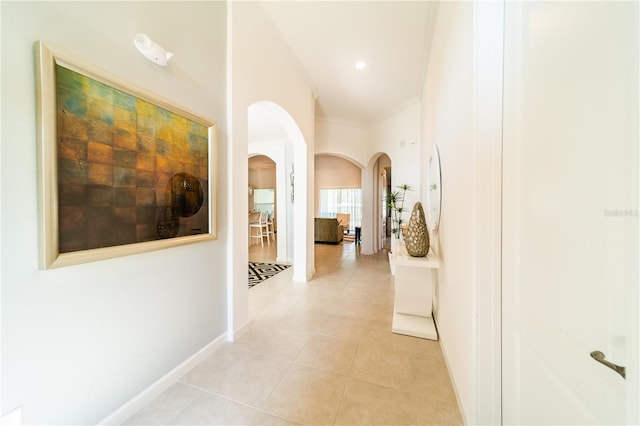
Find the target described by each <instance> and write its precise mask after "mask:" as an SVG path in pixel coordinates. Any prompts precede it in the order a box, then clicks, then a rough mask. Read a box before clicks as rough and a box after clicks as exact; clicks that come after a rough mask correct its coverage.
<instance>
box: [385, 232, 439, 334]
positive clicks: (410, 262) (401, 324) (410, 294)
mask: <svg viewBox="0 0 640 426" xmlns="http://www.w3.org/2000/svg"><path fill="white" fill-rule="evenodd" d="M389 266H390V267H391V271H392V272H391V273H392V274H393V275H394V281H395V304H394V313H393V325H392V328H391V331H393V332H394V333H398V334H406V335H409V336H415V337H422V338H424V339H431V340H438V333H437V331H436V327H435V324H434V322H433V315H432V313H433V312H432V308H433V279H432V269H434V268H439V267H440V261H439V259H438V258H437V257H436V256H435V255H434V254H433V253H432V252H431V251H430V252H429V255H428V256H427V257H412V256H409V255H408V254H407V252H406V250H405V248H404V244H400V245H399V246H397V247H396V250H395V251H394V252H393V253H390V254H389Z"/></svg>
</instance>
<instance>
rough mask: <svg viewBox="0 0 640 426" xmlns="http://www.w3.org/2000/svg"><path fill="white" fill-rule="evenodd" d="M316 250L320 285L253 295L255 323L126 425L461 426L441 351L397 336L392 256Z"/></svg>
mask: <svg viewBox="0 0 640 426" xmlns="http://www.w3.org/2000/svg"><path fill="white" fill-rule="evenodd" d="M271 247H274V245H272V246H271ZM315 252H316V274H315V278H314V280H313V281H312V282H309V283H306V284H302V283H295V282H292V281H291V276H292V271H291V269H288V270H286V271H284V272H281V273H280V274H278V275H276V276H275V277H273V278H271V279H269V280H267V281H265V282H263V283H261V284H259V285H257V286H256V287H254V288H252V289H251V290H250V291H249V305H250V317H251V328H249V330H247V332H246V333H245V334H243V335H242V336H240V337H239V338H238V339H237V340H236V341H235V342H234V343H228V344H225V345H224V346H223V347H222V348H220V349H219V350H218V351H216V352H215V353H214V354H213V355H211V356H210V357H209V358H208V359H206V360H205V361H204V362H202V363H201V364H200V365H199V366H197V367H196V368H194V369H193V370H192V371H191V372H189V373H188V374H186V375H185V376H183V377H182V378H181V379H180V380H179V381H178V383H175V384H174V385H173V386H172V387H171V388H169V389H168V390H167V391H165V392H164V394H162V395H160V396H159V397H158V398H156V400H154V401H152V402H151V403H150V404H148V405H147V406H146V407H144V408H143V409H142V410H140V411H139V412H138V413H137V414H136V415H134V416H133V417H132V418H130V419H129V420H128V422H127V424H260V425H267V424H424V425H426V424H429V425H436V424H443V425H444V424H447V425H452V424H462V419H461V416H460V413H459V411H458V407H457V403H456V398H455V395H454V392H453V388H452V386H451V382H450V379H449V375H448V373H447V369H446V366H445V362H444V358H443V355H442V352H441V349H440V344H439V343H438V342H433V341H430V340H424V339H417V338H413V337H408V336H401V335H396V334H393V333H391V331H390V330H391V314H392V310H393V279H392V277H391V275H390V273H389V265H388V262H387V252H386V251H382V252H380V253H379V254H378V255H375V256H361V255H360V254H359V247H358V246H356V245H355V244H345V243H343V244H339V245H337V246H333V245H316V246H315ZM250 258H251V260H256V261H266V260H269V254H268V249H265V250H259V251H258V252H255V250H253V251H251V252H250Z"/></svg>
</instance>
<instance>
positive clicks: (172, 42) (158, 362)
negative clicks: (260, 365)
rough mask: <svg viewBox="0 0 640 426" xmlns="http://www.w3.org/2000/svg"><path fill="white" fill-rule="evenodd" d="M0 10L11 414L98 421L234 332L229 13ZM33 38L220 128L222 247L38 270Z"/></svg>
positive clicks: (209, 6) (70, 5) (200, 9)
mask: <svg viewBox="0 0 640 426" xmlns="http://www.w3.org/2000/svg"><path fill="white" fill-rule="evenodd" d="M1 7H2V110H3V115H2V148H1V149H2V157H1V158H2V168H1V172H2V181H1V182H2V186H1V191H2V194H1V196H2V206H3V211H2V228H1V229H2V237H1V245H2V253H3V258H2V276H1V277H2V282H1V285H2V289H1V290H2V361H1V362H2V388H3V389H2V406H1V411H2V412H6V411H8V410H11V409H13V408H15V407H17V406H23V416H24V418H23V419H24V422H25V423H26V424H55V423H65V424H92V423H96V422H98V421H99V420H100V419H102V418H103V417H105V416H106V415H108V414H110V413H111V412H112V411H113V410H115V409H116V408H118V407H119V406H121V405H122V404H123V403H125V402H126V401H128V400H129V399H130V398H132V397H133V396H135V395H136V394H138V393H139V392H140V391H142V390H143V389H144V388H145V387H147V386H148V385H150V384H151V383H152V382H154V381H155V380H156V379H158V378H160V377H161V376H162V375H163V374H165V373H167V372H168V371H169V370H171V369H172V368H174V367H175V366H177V365H178V364H179V363H181V362H182V361H184V360H185V359H186V358H188V357H189V356H191V355H192V354H194V353H195V352H196V351H198V350H199V349H201V348H203V347H204V346H205V345H207V344H208V343H210V342H211V341H213V340H214V339H215V338H216V337H218V336H220V335H222V334H224V332H225V330H226V321H225V316H226V308H225V293H226V288H225V285H226V282H225V269H226V258H227V250H226V246H225V240H226V237H227V232H228V229H227V226H226V222H227V218H226V187H227V178H226V173H227V169H226V163H227V161H226V158H227V153H226V112H225V44H226V5H225V3H223V2H206V3H204V2H193V3H190V2H189V3H186V2H179V4H178V2H176V3H173V2H136V3H124V2H100V3H98V2H65V3H62V2H41V3H30V2H15V3H8V2H2V4H1ZM142 31H144V32H146V33H148V34H149V35H150V36H151V37H152V38H153V39H155V40H156V41H157V42H158V43H160V44H161V45H164V46H165V47H166V48H167V49H169V50H171V51H172V52H174V53H175V55H176V56H175V58H174V59H173V62H172V64H171V66H170V67H168V68H160V67H158V66H156V65H154V64H152V63H151V62H149V61H147V60H146V59H144V58H143V57H142V56H141V55H140V54H139V53H138V52H137V51H136V50H135V48H134V46H133V37H134V35H135V34H136V33H138V32H142ZM36 40H44V41H46V42H49V43H50V44H51V45H53V46H55V47H57V48H59V49H60V50H63V51H65V52H66V53H67V54H69V55H73V56H75V57H77V58H79V59H82V60H84V61H86V62H88V63H90V64H92V65H94V66H96V67H99V68H102V69H104V70H106V71H108V72H110V73H111V74H113V75H116V76H118V77H120V78H122V79H124V80H126V81H130V82H133V83H135V84H136V85H138V86H141V87H143V88H144V89H146V90H148V91H150V92H153V93H156V94H157V95H159V96H161V97H164V98H166V99H170V100H172V101H174V102H175V103H176V104H178V105H180V106H182V107H185V108H187V109H190V110H193V111H194V112H197V113H199V114H201V115H203V116H205V117H208V118H210V119H212V120H214V121H216V122H217V123H218V138H219V163H218V186H217V188H216V190H217V191H218V196H219V204H218V231H219V233H218V236H219V240H217V241H211V242H203V243H198V244H192V245H187V246H184V247H179V248H173V249H167V250H161V251H157V252H151V253H146V254H140V255H135V256H129V257H123V258H117V259H111V260H106V261H101V262H94V263H88V264H84V265H78V266H71V267H66V268H60V269H56V270H49V271H40V270H38V259H37V257H38V256H37V253H38V237H37V221H36V217H37V209H38V206H37V203H36V192H37V189H36V177H37V168H36V128H35V109H36V108H35V92H34V90H35V89H34V59H33V58H34V54H33V43H34V41H36ZM202 52H207V53H208V54H207V55H203V54H202ZM245 157H246V153H245ZM245 176H246V168H245ZM10 206H12V207H10ZM244 272H245V275H246V270H245V271H244ZM245 280H246V279H245ZM245 285H246V283H245Z"/></svg>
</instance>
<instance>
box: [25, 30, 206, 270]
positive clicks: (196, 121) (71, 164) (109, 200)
mask: <svg viewBox="0 0 640 426" xmlns="http://www.w3.org/2000/svg"><path fill="white" fill-rule="evenodd" d="M35 57H36V98H37V129H38V173H39V176H38V202H39V238H40V241H39V243H40V244H39V264H40V268H41V269H49V268H56V267H62V266H69V265H74V264H79V263H86V262H92V261H98V260H104V259H110V258H114V257H120V256H127V255H132V254H137V253H143V252H148V251H152V250H160V249H165V248H170V247H176V246H180V245H185V244H191V243H196V242H201V241H206V240H213V239H216V238H217V229H216V207H217V196H216V187H217V176H216V172H217V167H216V166H217V160H218V159H217V142H216V125H215V123H214V122H213V121H211V120H208V119H206V118H204V117H202V116H199V115H197V114H195V113H193V112H190V111H188V110H185V109H183V108H180V107H178V106H176V105H174V104H173V103H171V102H169V101H167V100H164V99H162V98H160V97H158V96H155V95H153V94H151V93H149V92H147V91H145V90H143V89H141V88H138V87H136V86H134V85H132V84H130V83H127V82H124V81H122V80H120V79H119V78H117V77H114V76H111V75H108V74H107V73H105V72H102V71H100V70H98V69H95V68H93V67H92V66H90V65H88V64H86V63H83V62H82V61H79V60H76V59H74V58H72V57H70V56H67V55H66V54H64V53H62V52H60V51H58V50H56V49H54V48H52V47H51V46H48V45H46V44H45V43H43V42H36V44H35Z"/></svg>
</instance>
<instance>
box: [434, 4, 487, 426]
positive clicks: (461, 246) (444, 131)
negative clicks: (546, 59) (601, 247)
mask: <svg viewBox="0 0 640 426" xmlns="http://www.w3.org/2000/svg"><path fill="white" fill-rule="evenodd" d="M473 30H474V21H473V4H472V3H471V2H464V3H463V2H459V3H453V2H451V3H449V2H444V3H441V4H440V6H439V11H438V17H437V21H436V28H435V33H434V39H433V43H432V51H431V53H430V58H429V65H428V68H427V75H426V79H425V86H424V92H423V111H422V128H423V135H424V141H423V143H422V146H423V153H424V154H423V155H424V156H427V155H429V153H431V151H432V149H433V146H434V145H436V144H437V146H438V149H439V151H440V159H441V166H442V216H441V221H440V231H439V244H440V250H439V252H440V254H441V258H442V263H441V267H440V269H439V270H438V282H437V295H438V297H437V299H438V304H437V305H436V306H435V307H434V314H435V315H436V317H437V324H438V331H439V333H440V338H441V344H442V348H443V350H444V352H445V356H446V359H447V361H448V365H449V367H450V373H451V374H452V379H453V381H454V383H455V387H456V390H457V395H458V398H459V402H460V405H461V407H460V408H461V410H462V412H463V416H464V417H465V419H466V422H467V423H469V424H476V423H477V421H476V419H475V411H476V365H475V357H476V352H477V347H476V337H475V336H476V329H475V327H476V310H475V309H476V308H475V298H476V296H477V294H476V293H477V286H476V274H475V268H476V244H477V241H476V233H477V224H476V216H477V208H476V202H477V198H476V197H477V194H476V184H475V178H476V141H475V135H474V109H473V106H474V74H473V72H474V68H473V65H474V63H473V59H474V56H473V53H474V52H473V46H474V39H473V37H474V32H473ZM423 164H424V160H423ZM425 176H426V174H425Z"/></svg>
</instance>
